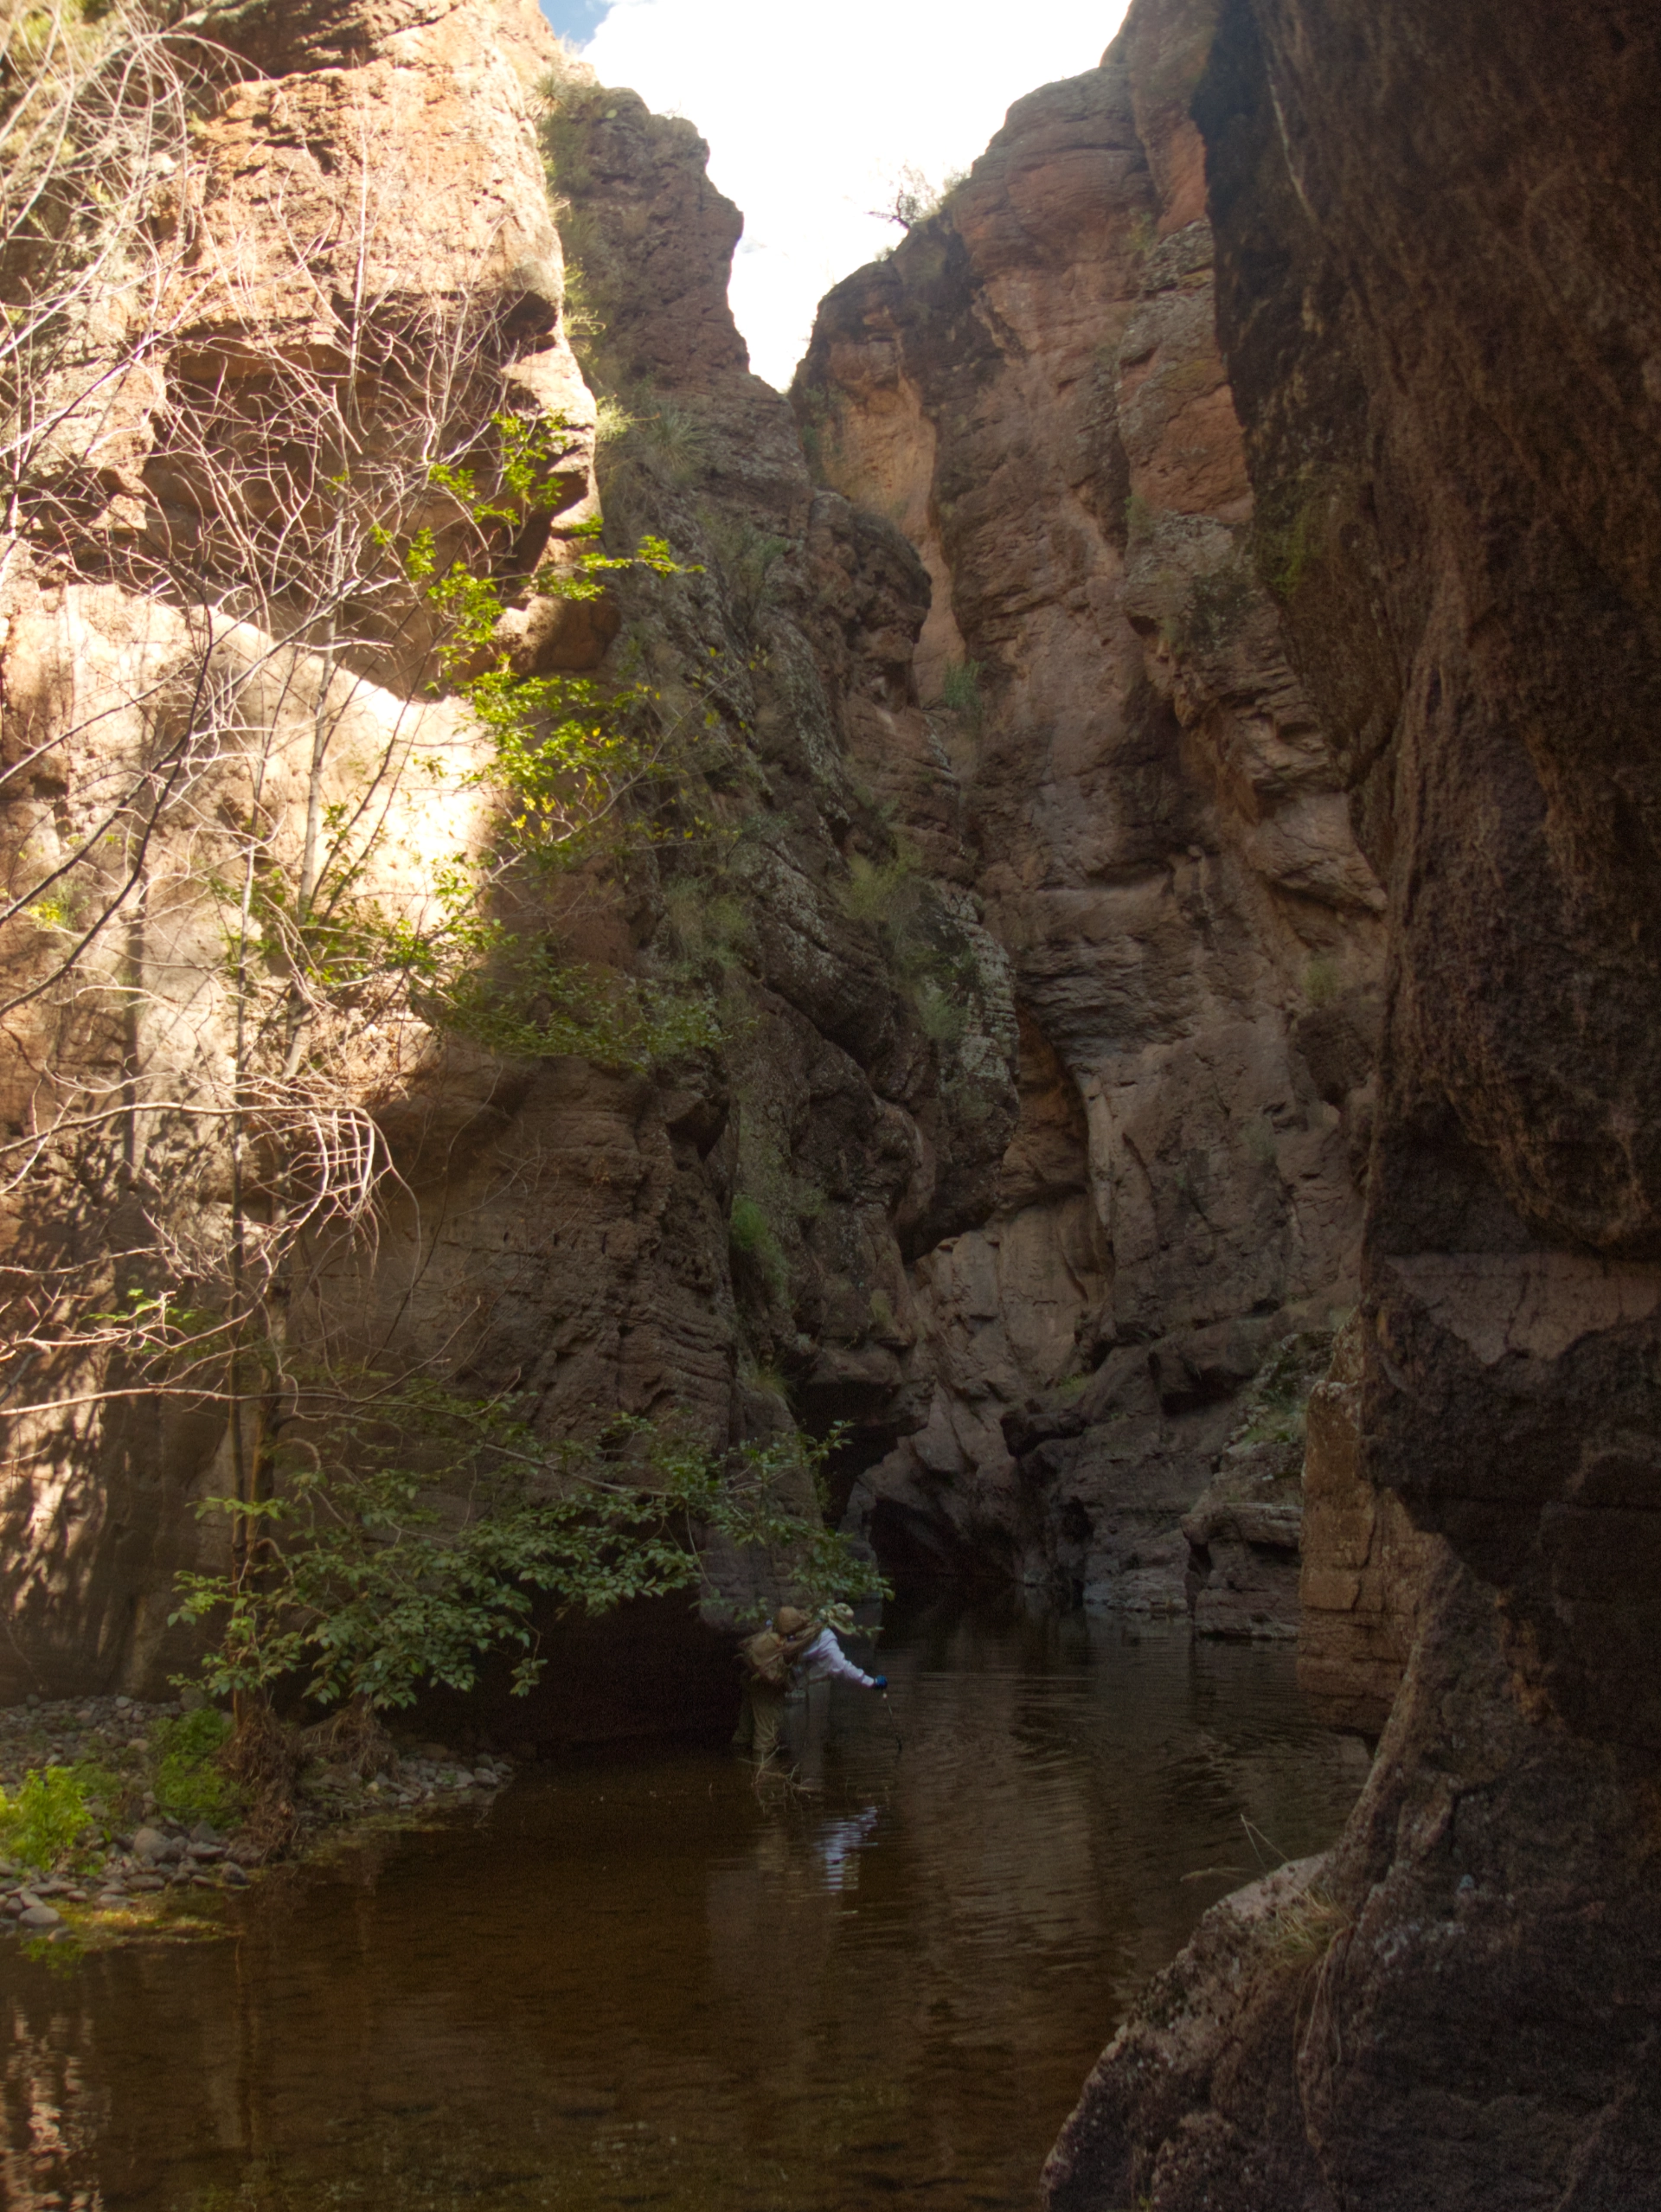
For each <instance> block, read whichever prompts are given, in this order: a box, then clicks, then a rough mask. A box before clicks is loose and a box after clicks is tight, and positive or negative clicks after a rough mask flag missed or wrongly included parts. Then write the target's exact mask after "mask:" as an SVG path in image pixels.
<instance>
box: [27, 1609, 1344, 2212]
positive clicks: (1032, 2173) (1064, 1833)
mask: <svg viewBox="0 0 1661 2212" xmlns="http://www.w3.org/2000/svg"><path fill="white" fill-rule="evenodd" d="M882 1664H883V1665H884V1666H885V1668H886V1670H887V1672H888V1676H889V1677H890V1681H891V1683H892V1685H893V1688H892V1695H891V1701H890V1702H891V1716H890V1712H889V1711H888V1710H885V1709H884V1707H883V1705H882V1702H880V1701H878V1700H877V1699H875V1698H874V1697H871V1696H869V1694H868V1693H863V1692H861V1691H858V1690H857V1689H852V1688H847V1687H843V1686H837V1688H836V1689H834V1690H833V1691H832V1692H831V1694H830V1695H829V1696H827V1695H826V1693H825V1692H824V1690H823V1689H820V1690H818V1691H816V1692H815V1696H814V1701H813V1708H812V1709H811V1711H810V1712H809V1713H807V1714H806V1715H799V1714H798V1716H797V1722H796V1730H795V1734H796V1743H797V1749H798V1753H799V1754H800V1758H801V1766H800V1768H799V1769H798V1771H799V1772H800V1773H801V1774H802V1776H803V1778H804V1779H805V1781H806V1782H807V1783H808V1784H810V1785H812V1786H811V1787H807V1788H798V1787H792V1786H775V1785H766V1786H762V1787H760V1788H758V1787H756V1786H754V1784H753V1782H752V1780H751V1779H750V1778H749V1776H748V1774H747V1772H746V1770H745V1769H744V1768H743V1767H741V1766H740V1765H738V1764H737V1762H735V1761H734V1760H732V1759H730V1758H729V1757H727V1756H725V1755H723V1754H718V1753H715V1752H712V1751H709V1750H702V1751H701V1750H696V1749H686V1748H674V1749H661V1750H654V1751H651V1752H649V1753H648V1752H644V1751H638V1750H637V1751H632V1752H630V1753H627V1754H612V1755H611V1756H607V1757H593V1758H591V1759H588V1760H582V1761H580V1762H578V1761H573V1760H565V1761H562V1762H561V1763H558V1764H548V1765H544V1766H538V1767H534V1768H531V1769H529V1770H528V1771H527V1772H526V1773H525V1775H524V1778H523V1779H521V1780H519V1781H517V1782H516V1784H515V1785H514V1786H513V1787H511V1788H510V1790H509V1791H507V1792H505V1793H504V1794H503V1796H502V1797H501V1798H498V1799H497V1802H496V1804H495V1805H493V1806H492V1807H491V1809H490V1810H489V1811H486V1812H483V1813H475V1814H473V1815H471V1816H463V1815H452V1816H451V1817H450V1818H449V1819H448V1821H447V1823H446V1824H442V1825H439V1826H437V1827H434V1828H432V1829H429V1830H427V1831H424V1832H420V1833H417V1834H413V1835H406V1836H400V1837H382V1838H379V1839H376V1840H375V1841H373V1842H367V1843H365V1842H360V1843H355V1844H353V1845H351V1846H350V1847H348V1848H346V1849H343V1850H341V1851H340V1852H339V1853H338V1855H337V1856H336V1857H335V1858H334V1859H333V1861H332V1862H331V1863H329V1864H328V1865H326V1866H322V1867H312V1868H308V1869H293V1870H289V1871H285V1872H281V1873H279V1874H278V1875H275V1876H273V1878H272V1879H271V1880H269V1881H267V1882H265V1883H262V1884H261V1885H260V1886H259V1888H258V1889H257V1890H256V1892H255V1893H254V1894H253V1895H251V1896H250V1897H248V1898H247V1899H245V1900H239V1901H234V1902H228V1904H227V1906H226V1907H225V1908H224V1909H225V1911H226V1913H227V1916H228V1935H227V1938H226V1940H222V1941H218V1942H211V1943H201V1944H195V1945H189V1946H186V1945H181V1944H177V1943H173V1944H167V1943H160V1942H150V1943H145V1944H139V1945H136V1946H132V1947H131V1948H128V1949H125V1950H121V1951H116V1952H103V1953H99V1954H93V1955H91V1956H89V1957H87V1958H86V1959H81V1960H80V1961H79V1962H77V1963H75V1964H74V1965H69V1966H67V1967H66V1966H64V1965H61V1963H60V1962H59V1961H58V1960H57V1959H51V1960H49V1961H46V1960H42V1961H39V1962H36V1961H32V1960H30V1959H26V1958H24V1957H23V1956H22V1955H21V1953H19V1952H17V1951H16V1949H14V1948H8V1949H7V1950H6V1951H5V1952H3V1953H0V2005H3V2023H4V2024H3V2030H0V2032H3V2036H4V2043H3V2050H0V2099H3V2119H0V2184H3V2188H0V2194H3V2199H4V2202H5V2203H6V2204H7V2205H8V2206H10V2207H11V2208H13V2212H46V2208H48V2207H52V2208H55V2212H56V2208H62V2212H243V2208H247V2212H322V2208H325V2207H328V2208H333V2207H341V2208H364V2212H464V2208H465V2212H531V2208H540V2207H548V2208H554V2209H555V2212H610V2208H614V2207H615V2208H621V2207H625V2206H647V2207H654V2208H661V2212H856V2208H857V2212H869V2208H870V2207H872V2206H873V2205H876V2204H880V2203H882V2202H888V2201H891V2200H898V2201H901V2202H911V2203H914V2204H916V2205H920V2206H926V2207H929V2208H938V2212H963V2208H968V2207H984V2206H992V2207H1010V2208H1021V2212H1030V2208H1032V2207H1033V2206H1034V2204H1035V2203H1036V2177H1037V2172H1038V2169H1039V2166H1040V2164H1041V2163H1042V2158H1043V2155H1044V2152H1045V2151H1046V2150H1047V2148H1048V2147H1049V2144H1050V2142H1051V2141H1052V2139H1053V2138H1054V2137H1055V2132H1056V2130H1057V2128H1058V2127H1059V2126H1060V2125H1061V2121H1062V2120H1063V2119H1065V2118H1066V2115H1067V2113H1068V2111H1069V2109H1070V2108H1071V2106H1072V2105H1073V2102H1074V2099H1075V2097H1076V2095H1077V2093H1078V2090H1079V2087H1080V2085H1081V2081H1082V2080H1083V2078H1084V2075H1085V2074H1086V2073H1087V2071H1088V2069H1089V2068H1090V2066H1091V2065H1092V2063H1093V2061H1094V2059H1095V2057H1096V2055H1097V2053H1098V2051H1099V2050H1100V2047H1101V2045H1102V2044H1103V2043H1104V2042H1106V2039H1107V2037H1108V2036H1109V2035H1110V2034H1111V2032H1112V2030H1113V2025H1114V2023H1115V2021H1116V2020H1117V2019H1118V2017H1119V2015H1120V2013H1121V2012H1122V2010H1124V2008H1125V2006H1126V2003H1127V2001H1128V1999H1129V1998H1130V1997H1131V1996H1132V1993H1133V1991H1135V1989H1136V1987H1137V1985H1138V1983H1140V1982H1141V1981H1142V1980H1143V1979H1144V1978H1145V1976H1146V1975H1148V1974H1149V1973H1151V1972H1153V1971H1154V1970H1155V1969H1156V1968H1158V1966H1160V1965H1164V1963H1165V1961H1166V1960H1168V1959H1170V1957H1171V1955H1172V1954H1173V1953H1174V1952H1176V1951H1177V1949H1178V1948H1179V1947H1180V1946H1181V1944H1182V1943H1183V1940H1184V1939H1185V1938H1186V1937H1187V1935H1188V1933H1190V1930H1191V1929H1192V1927H1193V1926H1194V1924H1195V1922H1196V1920H1197V1919H1198V1918H1199V1915H1200V1914H1201V1913H1202V1911H1203V1910H1204V1909H1205V1907H1207V1906H1208V1905H1209V1904H1211V1903H1213V1902H1215V1900H1216V1899H1217V1898H1218V1897H1219V1896H1220V1895H1222V1894H1223V1893H1224V1892H1225V1891H1226V1890H1228V1889H1229V1888H1233V1887H1235V1885H1236V1884H1237V1883H1238V1882H1240V1881H1241V1880H1242V1879H1245V1878H1247V1877H1249V1876H1250V1875H1252V1874H1253V1873H1254V1872H1255V1871H1257V1870H1258V1869H1259V1867H1260V1866H1266V1865H1268V1864H1272V1863H1274V1861H1275V1859H1276V1858H1277V1857H1279V1856H1283V1855H1284V1856H1299V1855H1300V1854H1302V1853H1304V1852H1305V1851H1309V1850H1315V1849H1318V1848H1319V1847H1321V1846H1323V1845H1324V1844H1325V1843H1327V1842H1328V1841H1330V1839H1331V1837H1333V1836H1334V1834H1335V1833H1336V1832H1337V1828H1338V1827H1339V1825H1340V1824H1341V1823H1342V1820H1343V1818H1344V1814H1345V1812H1346V1811H1348V1809H1349V1806H1350V1803H1351V1801H1352V1799H1353V1798H1354V1796H1355V1793H1356V1789H1357V1788H1358V1786H1359V1785H1360V1782H1361V1780H1362V1779H1363V1773H1364V1762H1363V1756H1362V1754H1361V1753H1360V1750H1359V1747H1354V1746H1352V1745H1350V1744H1349V1743H1348V1742H1347V1741H1345V1740H1344V1739H1341V1738H1337V1737H1334V1736H1332V1735H1330V1734H1325V1733H1324V1732H1323V1731H1321V1730H1319V1729H1318V1728H1315V1727H1314V1726H1313V1725H1312V1724H1311V1722H1310V1720H1309V1719H1308V1717H1307V1715H1306V1714H1305V1710H1304V1709H1303V1707H1302V1704H1301V1702H1300V1701H1299V1696H1298V1692H1297V1688H1296V1684H1295V1682H1294V1679H1293V1661H1292V1653H1291V1652H1290V1651H1286V1650H1284V1649H1251V1648H1246V1647H1239V1646H1227V1645H1190V1641H1189V1638H1188V1636H1187V1633H1186V1631H1185V1630H1184V1629H1183V1628H1181V1627H1179V1626H1173V1627H1170V1628H1164V1627H1156V1628H1141V1629H1137V1630H1132V1629H1128V1628H1126V1627H1125V1626H1124V1625H1121V1624H1117V1623H1110V1622H1107V1621H1104V1620H1101V1619H1094V1620H1092V1619H1087V1618H1085V1617H1083V1616H1081V1615H1072V1616H1068V1617H1062V1618H1059V1619H1058V1618H1055V1617H1053V1616H1046V1617H1036V1618H1035V1617H1030V1616H1023V1615H1022V1614H1020V1613H1016V1612H1014V1611H1004V1612H991V1613H988V1612H984V1611H983V1612H973V1611H965V1609H963V1608H962V1607H961V1606H939V1607H936V1608H934V1609H933V1610H925V1611H921V1612H916V1613H912V1614H911V1615H910V1616H909V1617H907V1618H902V1619H895V1621H894V1622H893V1623H892V1624H891V1625H890V1627H889V1629H888V1632H886V1633H885V1635H884V1638H883V1641H882ZM899 1737H902V1738H903V1742H901V1741H898V1740H897V1739H898V1738H899Z"/></svg>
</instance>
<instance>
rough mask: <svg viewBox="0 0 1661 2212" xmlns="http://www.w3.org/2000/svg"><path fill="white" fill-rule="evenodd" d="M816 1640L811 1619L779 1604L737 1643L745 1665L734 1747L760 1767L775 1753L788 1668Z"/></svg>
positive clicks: (783, 1722) (781, 1722)
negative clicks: (764, 1622)
mask: <svg viewBox="0 0 1661 2212" xmlns="http://www.w3.org/2000/svg"><path fill="white" fill-rule="evenodd" d="M813 1640H814V1631H813V1625H812V1623H811V1621H810V1620H809V1619H808V1618H807V1615H806V1614H805V1613H798V1611H797V1609H796V1607H795V1606H779V1610H778V1612H777V1613H774V1615H773V1619H772V1621H771V1623H770V1624H769V1625H767V1626H766V1627H765V1628H759V1629H758V1630H757V1631H756V1632H755V1634H754V1636H747V1637H746V1638H745V1639H744V1641H743V1643H741V1645H739V1647H738V1656H739V1660H740V1663H741V1665H742V1666H743V1669H744V1702H743V1703H742V1704H741V1707H740V1708H739V1715H738V1729H737V1732H736V1734H734V1737H733V1749H734V1751H747V1752H748V1753H750V1754H751V1755H752V1757H753V1758H754V1760H755V1762H756V1764H757V1766H766V1763H767V1761H768V1760H770V1759H773V1758H776V1757H777V1756H778V1754H779V1749H780V1744H779V1733H780V1731H781V1730H782V1728H783V1727H784V1724H785V1698H786V1695H787V1694H788V1692H789V1689H790V1670H791V1668H792V1666H793V1665H794V1664H795V1663H796V1661H797V1660H798V1658H799V1657H801V1655H802V1653H803V1652H804V1651H806V1650H807V1648H808V1646H809V1645H810V1644H811V1643H812V1642H813Z"/></svg>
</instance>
